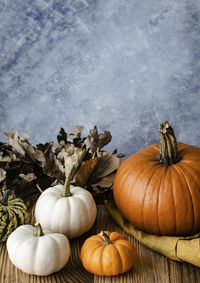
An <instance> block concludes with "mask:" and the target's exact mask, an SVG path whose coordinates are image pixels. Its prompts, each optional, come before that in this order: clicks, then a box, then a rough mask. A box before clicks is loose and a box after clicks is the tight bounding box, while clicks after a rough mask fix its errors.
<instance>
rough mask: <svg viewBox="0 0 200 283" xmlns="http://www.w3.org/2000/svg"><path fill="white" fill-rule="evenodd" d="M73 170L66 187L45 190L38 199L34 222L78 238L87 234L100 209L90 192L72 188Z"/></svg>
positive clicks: (53, 230)
mask: <svg viewBox="0 0 200 283" xmlns="http://www.w3.org/2000/svg"><path fill="white" fill-rule="evenodd" d="M73 171H74V168H72V171H71V173H70V174H69V177H68V178H67V179H66V181H65V184H64V186H63V185H57V186H54V187H50V188H48V189H46V190H45V191H44V192H43V193H42V194H41V195H40V197H39V198H38V200H37V202H36V207H35V219H36V220H37V221H38V222H39V223H41V225H42V227H43V228H44V229H47V230H50V231H52V232H57V233H63V234H65V235H66V236H67V237H68V238H75V237H78V236H80V235H82V234H83V233H85V232H86V231H88V230H89V229H90V228H91V227H92V225H93V224H94V221H95V219H96V215H97V207H96V204H95V202H94V199H93V197H92V195H91V193H90V192H88V191H87V190H85V189H83V188H80V187H75V186H72V185H70V181H71V178H72V174H73Z"/></svg>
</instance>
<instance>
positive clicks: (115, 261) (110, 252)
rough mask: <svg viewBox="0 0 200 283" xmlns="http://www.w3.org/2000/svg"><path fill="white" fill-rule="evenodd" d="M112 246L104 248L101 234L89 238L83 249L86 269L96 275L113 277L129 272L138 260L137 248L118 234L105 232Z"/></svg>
mask: <svg viewBox="0 0 200 283" xmlns="http://www.w3.org/2000/svg"><path fill="white" fill-rule="evenodd" d="M105 233H106V234H107V235H108V236H109V237H110V240H111V241H112V244H109V245H107V246H104V239H103V237H102V236H101V234H97V235H94V236H92V237H90V238H88V239H87V240H86V241H85V242H84V244H83V246H82V248H81V261H82V263H83V266H84V267H85V269H86V270H87V271H89V272H91V273H94V274H96V275H104V276H112V275H117V274H120V273H124V272H126V271H128V270H129V269H130V268H131V267H132V266H133V265H134V264H135V263H136V260H137V251H136V248H135V247H134V246H133V244H132V243H130V242H129V241H128V240H127V239H126V237H125V236H124V235H122V234H119V233H117V232H108V231H106V232H105Z"/></svg>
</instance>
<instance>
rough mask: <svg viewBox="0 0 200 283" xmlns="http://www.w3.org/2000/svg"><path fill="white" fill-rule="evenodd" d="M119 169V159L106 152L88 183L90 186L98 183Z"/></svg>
mask: <svg viewBox="0 0 200 283" xmlns="http://www.w3.org/2000/svg"><path fill="white" fill-rule="evenodd" d="M118 167H119V159H118V158H117V157H116V156H115V155H113V154H112V153H110V152H104V153H103V156H102V157H101V158H100V160H99V162H98V164H97V166H96V167H95V170H94V172H93V174H92V176H91V178H90V179H89V181H88V182H89V184H91V183H92V184H95V183H97V182H98V181H99V180H100V179H101V178H104V177H106V176H108V175H109V174H111V173H112V172H113V171H115V170H117V168H118Z"/></svg>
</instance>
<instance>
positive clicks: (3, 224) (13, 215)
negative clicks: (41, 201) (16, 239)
mask: <svg viewBox="0 0 200 283" xmlns="http://www.w3.org/2000/svg"><path fill="white" fill-rule="evenodd" d="M2 198H3V193H2V192H0V201H1V200H2ZM25 220H26V205H25V204H24V202H23V200H22V199H20V198H17V197H15V196H14V195H9V196H8V205H3V204H1V203H0V242H4V241H6V240H7V238H8V236H9V235H10V234H11V233H12V232H13V231H14V230H15V229H16V228H17V227H18V226H20V225H22V224H24V223H25Z"/></svg>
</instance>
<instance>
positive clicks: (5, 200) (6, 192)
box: [1, 190, 10, 205]
mask: <svg viewBox="0 0 200 283" xmlns="http://www.w3.org/2000/svg"><path fill="white" fill-rule="evenodd" d="M9 195H10V190H6V191H4V193H3V198H2V200H1V204H3V205H8V197H9Z"/></svg>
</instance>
